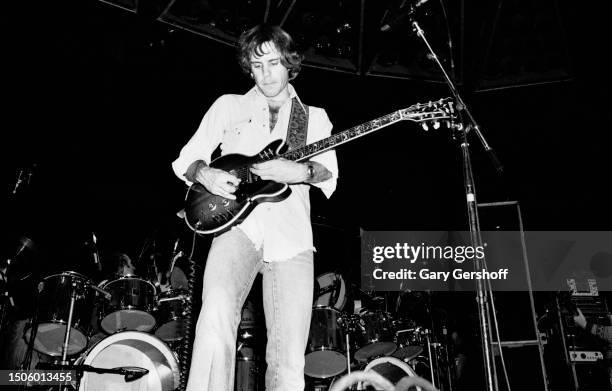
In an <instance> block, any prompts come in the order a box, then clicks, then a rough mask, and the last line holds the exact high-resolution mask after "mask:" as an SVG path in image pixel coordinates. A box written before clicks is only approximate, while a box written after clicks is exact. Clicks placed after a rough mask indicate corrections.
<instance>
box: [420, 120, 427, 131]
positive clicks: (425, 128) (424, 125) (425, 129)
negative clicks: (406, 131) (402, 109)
mask: <svg viewBox="0 0 612 391" xmlns="http://www.w3.org/2000/svg"><path fill="white" fill-rule="evenodd" d="M421 127H422V128H423V130H424V131H426V132H427V131H428V130H429V126H427V123H425V122H423V123H421Z"/></svg>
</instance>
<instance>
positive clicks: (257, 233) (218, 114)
mask: <svg viewBox="0 0 612 391" xmlns="http://www.w3.org/2000/svg"><path fill="white" fill-rule="evenodd" d="M288 87H289V93H290V98H291V99H288V100H287V101H286V102H285V104H284V105H283V106H282V107H281V108H280V111H279V113H278V120H277V122H276V124H275V126H274V129H272V131H270V113H269V108H268V102H267V100H266V98H265V97H264V96H263V95H262V94H261V92H260V91H259V90H258V89H257V87H253V88H252V89H251V90H250V91H248V92H247V93H246V94H244V95H233V94H228V95H223V96H221V97H219V98H218V99H217V100H216V101H215V102H214V103H213V105H212V106H211V107H210V109H209V110H208V112H207V113H206V114H205V115H204V118H203V119H202V122H201V124H200V126H199V128H198V130H197V131H196V132H195V134H194V135H193V136H192V137H191V139H190V140H189V142H187V144H186V145H185V146H184V147H183V148H182V150H181V152H180V155H179V157H178V158H177V159H176V160H175V161H174V162H173V163H172V168H173V169H174V172H175V174H176V175H177V176H178V177H179V178H180V179H182V180H184V181H185V182H186V183H187V184H188V185H190V183H189V182H188V181H187V180H186V179H185V177H184V174H185V172H186V171H187V168H188V167H189V166H190V165H191V164H192V163H193V162H194V161H196V160H204V161H205V162H206V163H207V164H210V160H211V155H212V153H213V151H214V150H215V149H216V148H217V146H218V145H219V144H220V145H221V154H222V155H227V154H232V153H239V154H242V155H247V156H251V155H255V154H257V153H258V152H260V151H261V150H262V149H263V148H264V147H265V146H267V145H268V144H269V143H270V142H272V141H274V140H278V139H282V140H285V139H286V137H287V126H288V123H289V117H290V114H291V100H292V99H293V98H294V97H297V95H296V93H295V89H294V88H293V86H291V85H289V86H288ZM298 100H299V98H298ZM309 109H310V110H309V116H308V134H307V138H306V143H307V144H310V143H313V142H315V141H318V140H321V139H323V138H326V137H329V136H330V134H331V129H332V124H331V122H330V121H329V118H328V117H327V113H326V112H325V110H323V109H321V108H318V107H313V106H309ZM311 160H312V161H316V162H318V163H320V164H322V165H323V166H325V167H326V168H327V169H328V170H329V171H330V172H331V174H332V176H331V178H330V179H328V180H325V181H323V182H319V183H313V184H312V185H314V186H316V187H319V188H320V189H321V190H322V191H323V193H324V194H325V195H326V196H327V197H328V198H329V197H330V196H331V195H332V193H333V192H334V190H335V189H336V181H337V178H338V162H337V160H336V153H335V151H333V150H332V151H326V152H324V153H321V154H319V155H317V156H314V157H313V158H312V159H311ZM290 188H291V191H292V192H291V195H290V196H289V197H288V198H287V199H285V200H283V201H281V202H274V203H272V202H266V203H262V204H260V205H258V206H257V207H255V209H254V210H253V211H252V212H251V214H250V215H249V216H248V217H247V218H246V219H245V220H244V221H243V222H242V223H241V224H239V225H237V226H235V227H233V229H234V228H240V229H241V230H242V231H243V232H244V233H245V234H246V235H247V237H249V239H251V241H252V242H253V243H254V244H255V247H256V248H258V249H259V248H261V247H263V257H264V260H265V261H267V262H273V261H283V260H287V259H289V258H291V257H293V256H294V255H296V254H298V253H300V252H302V251H305V250H309V249H312V250H314V246H313V242H312V227H311V225H310V196H309V185H306V184H295V185H290Z"/></svg>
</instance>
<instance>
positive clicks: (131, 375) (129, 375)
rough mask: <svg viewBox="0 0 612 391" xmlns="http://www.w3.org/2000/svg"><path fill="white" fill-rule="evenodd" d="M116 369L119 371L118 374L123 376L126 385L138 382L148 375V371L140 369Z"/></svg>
mask: <svg viewBox="0 0 612 391" xmlns="http://www.w3.org/2000/svg"><path fill="white" fill-rule="evenodd" d="M117 369H119V372H120V373H121V374H122V375H123V380H125V382H126V383H129V382H133V381H135V380H138V379H140V378H141V377H143V376H144V375H146V374H147V373H149V370H148V369H146V368H140V367H121V368H117Z"/></svg>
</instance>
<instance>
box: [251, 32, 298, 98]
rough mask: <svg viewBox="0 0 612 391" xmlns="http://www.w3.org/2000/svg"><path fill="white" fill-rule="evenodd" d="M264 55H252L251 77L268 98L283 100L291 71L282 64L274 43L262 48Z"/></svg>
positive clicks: (268, 43)
mask: <svg viewBox="0 0 612 391" xmlns="http://www.w3.org/2000/svg"><path fill="white" fill-rule="evenodd" d="M260 49H261V51H262V52H263V54H262V55H261V56H259V57H257V55H256V54H255V53H253V54H251V58H250V61H251V75H252V76H253V79H254V80H255V84H256V85H257V87H258V88H259V90H260V91H261V92H262V93H263V94H264V96H265V97H266V98H283V96H282V95H283V94H286V93H287V84H288V83H289V70H288V69H287V68H285V66H284V65H283V64H282V62H281V55H280V53H279V52H278V50H276V47H275V46H274V44H273V43H272V42H265V43H264V44H263V45H262V46H261V48H260Z"/></svg>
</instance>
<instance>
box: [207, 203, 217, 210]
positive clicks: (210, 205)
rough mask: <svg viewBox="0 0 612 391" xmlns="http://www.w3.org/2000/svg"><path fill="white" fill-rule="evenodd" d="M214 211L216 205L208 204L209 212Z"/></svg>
mask: <svg viewBox="0 0 612 391" xmlns="http://www.w3.org/2000/svg"><path fill="white" fill-rule="evenodd" d="M215 209H217V204H213V203H212V202H210V203H209V204H208V210H210V211H211V212H212V211H214V210H215Z"/></svg>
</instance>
